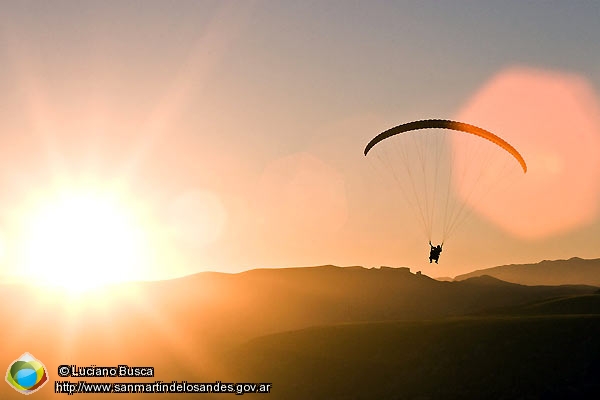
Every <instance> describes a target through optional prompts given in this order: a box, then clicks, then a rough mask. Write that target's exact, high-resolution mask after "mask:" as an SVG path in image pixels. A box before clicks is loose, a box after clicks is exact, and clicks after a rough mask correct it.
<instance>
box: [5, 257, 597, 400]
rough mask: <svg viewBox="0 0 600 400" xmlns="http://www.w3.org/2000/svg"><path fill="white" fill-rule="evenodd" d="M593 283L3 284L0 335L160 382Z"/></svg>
mask: <svg viewBox="0 0 600 400" xmlns="http://www.w3.org/2000/svg"><path fill="white" fill-rule="evenodd" d="M596 290H597V288H595V287H588V286H558V287H550V286H537V287H528V286H522V285H517V284H511V283H506V282H502V281H499V280H497V279H494V278H491V277H483V278H474V279H468V280H466V281H462V282H439V281H437V280H434V279H431V278H429V277H427V276H425V275H421V274H412V273H411V272H410V270H409V269H408V268H385V267H383V268H377V269H365V268H361V267H349V268H340V267H335V266H322V267H311V268H291V269H259V270H251V271H247V272H243V273H238V274H225V273H213V272H211V273H200V274H196V275H192V276H188V277H184V278H179V279H173V280H168V281H160V282H138V283H127V284H121V285H115V286H112V287H109V288H105V289H102V290H99V291H96V292H92V293H89V294H86V295H85V296H83V297H68V296H67V295H66V294H65V293H63V292H61V291H54V292H49V293H46V294H44V295H40V294H39V291H38V290H35V289H32V288H28V287H23V286H19V285H4V286H0V318H2V319H3V321H10V326H11V328H10V329H4V330H2V333H0V340H1V341H2V343H10V346H4V347H3V348H2V350H1V351H0V356H1V358H2V359H5V360H14V359H15V358H16V357H18V356H20V355H21V354H22V353H24V352H26V351H27V352H30V353H32V354H33V355H34V356H36V357H39V358H40V359H42V360H43V361H44V363H45V364H46V366H47V367H48V368H49V369H50V370H51V371H53V372H54V374H56V370H57V367H58V365H61V364H77V365H82V366H85V365H92V364H93V365H116V364H129V365H152V366H154V367H155V368H156V370H157V378H158V380H163V381H168V380H171V379H178V380H184V379H187V380H188V381H190V382H193V381H194V380H197V379H200V378H202V377H204V378H206V377H210V378H211V379H213V378H214V379H223V378H222V377H223V375H220V374H221V373H222V372H224V371H222V370H221V369H220V368H221V367H219V365H220V363H219V360H220V359H221V355H222V353H223V352H224V351H226V350H227V349H232V348H234V347H235V346H236V345H239V344H241V343H243V342H245V341H247V340H250V339H252V338H255V337H259V336H263V335H268V334H272V333H277V332H282V331H292V330H297V329H303V328H307V327H311V326H317V325H332V324H339V323H356V322H373V321H386V320H387V321H389V320H424V319H435V318H444V317H449V316H460V315H466V314H473V313H477V312H481V311H483V310H485V309H489V308H492V307H495V308H498V307H508V306H514V305H518V304H524V303H531V302H534V301H542V300H548V299H551V298H555V297H559V296H569V295H583V294H590V293H593V292H594V291H596ZM324 351H326V350H324ZM15 353H18V354H15ZM198 359H201V360H202V362H201V363H200V364H201V365H197V364H196V363H197V361H198ZM223 368H225V367H223ZM54 376H55V375H54ZM52 379H55V378H52ZM206 379H208V378H206ZM265 379H266V380H267V381H268V382H270V381H271V380H269V379H268V377H265ZM0 386H1V385H0ZM5 389H9V390H11V389H10V388H8V386H7V385H5V386H4V387H2V388H0V398H2V399H4V398H10V397H6V396H5V395H6V394H7V392H5V391H4V390H5ZM11 394H13V393H11ZM36 397H38V398H40V399H44V398H45V397H44V395H42V394H41V393H39V394H38V393H36ZM102 398H103V397H102ZM174 398H175V397H174Z"/></svg>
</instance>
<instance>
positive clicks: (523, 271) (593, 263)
mask: <svg viewBox="0 0 600 400" xmlns="http://www.w3.org/2000/svg"><path fill="white" fill-rule="evenodd" d="M481 275H490V276H493V277H495V278H498V279H501V280H503V281H507V282H513V283H519V284H521V285H591V286H600V258H596V259H589V260H586V259H582V258H579V257H573V258H570V259H568V260H554V261H549V260H544V261H541V262H539V263H537V264H511V265H502V266H499V267H493V268H487V269H481V270H477V271H473V272H470V273H468V274H463V275H458V276H457V277H456V278H455V280H456V281H461V280H465V279H468V278H472V277H475V276H481Z"/></svg>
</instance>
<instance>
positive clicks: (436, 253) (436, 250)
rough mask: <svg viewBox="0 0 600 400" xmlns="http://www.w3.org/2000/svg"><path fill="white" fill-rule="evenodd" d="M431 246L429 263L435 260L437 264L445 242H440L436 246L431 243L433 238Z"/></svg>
mask: <svg viewBox="0 0 600 400" xmlns="http://www.w3.org/2000/svg"><path fill="white" fill-rule="evenodd" d="M429 246H430V247H431V250H430V251H429V263H430V264H431V262H432V261H434V260H435V263H436V264H437V263H438V260H439V259H440V253H441V252H442V247H443V246H444V242H442V244H438V245H437V246H434V245H432V244H431V240H430V241H429Z"/></svg>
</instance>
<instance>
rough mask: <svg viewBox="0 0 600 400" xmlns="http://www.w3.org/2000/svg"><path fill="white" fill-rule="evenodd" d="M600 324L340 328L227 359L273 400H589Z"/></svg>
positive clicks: (495, 322)
mask: <svg viewBox="0 0 600 400" xmlns="http://www.w3.org/2000/svg"><path fill="white" fill-rule="evenodd" d="M599 355H600V315H588V316H579V317H574V316H551V317H539V316H538V317H536V316H530V317H486V318H461V319H451V320H440V321H421V322H387V323H370V324H352V325H338V326H329V327H320V328H312V329H306V330H301V331H296V332H289V333H281V334H277V335H272V336H268V337H263V338H260V339H256V340H253V341H251V342H250V343H248V344H247V345H245V346H243V347H242V348H240V349H239V350H238V351H236V352H235V353H232V354H231V355H230V359H229V360H230V362H231V365H232V370H235V371H237V373H234V375H236V376H238V377H239V376H241V377H243V378H244V379H245V380H250V381H253V380H260V381H268V382H273V384H274V386H273V392H272V394H271V395H270V396H269V398H273V399H290V400H293V399H328V400H333V399H538V398H540V399H592V398H597V397H596V396H597V394H598V392H599V391H600V380H598V376H600V357H599Z"/></svg>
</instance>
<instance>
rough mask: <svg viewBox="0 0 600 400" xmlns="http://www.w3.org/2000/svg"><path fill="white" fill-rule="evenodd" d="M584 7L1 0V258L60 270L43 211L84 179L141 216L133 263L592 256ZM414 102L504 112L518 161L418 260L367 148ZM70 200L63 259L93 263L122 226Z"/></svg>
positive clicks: (494, 261) (205, 265)
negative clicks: (502, 189)
mask: <svg viewBox="0 0 600 400" xmlns="http://www.w3.org/2000/svg"><path fill="white" fill-rule="evenodd" d="M598 21H600V3H599V2H597V1H569V2H566V1H529V2H523V1H503V2H497V1H494V2H492V1H447V2H440V1H423V0H420V1H411V2H407V1H362V2H351V1H253V2H251V1H148V0H144V1H96V2H93V1H86V2H79V1H52V2H48V1H4V2H3V3H2V13H1V15H0V65H1V66H2V67H1V71H2V73H1V74H0V129H1V135H0V141H1V143H0V156H1V160H2V167H3V168H2V173H1V174H0V179H1V180H0V185H1V186H2V193H3V195H2V197H1V198H0V202H1V205H2V208H1V210H2V215H1V217H2V219H1V220H0V222H1V224H2V225H1V228H2V240H3V248H4V249H3V252H4V258H3V271H4V274H3V275H5V276H10V275H15V274H16V275H28V276H31V275H32V274H37V271H36V268H37V269H40V268H47V269H53V268H55V269H56V272H57V273H63V272H65V270H61V269H60V268H61V267H60V265H63V264H64V263H63V261H64V260H63V261H61V258H60V257H61V256H60V255H57V253H56V251H55V250H52V251H54V253H52V251H50V250H48V248H50V247H52V248H56V246H54V247H53V245H52V243H55V242H53V240H54V241H56V240H57V239H56V238H57V237H61V235H62V232H63V230H64V229H67V228H65V224H63V223H62V222H61V221H62V220H63V219H64V218H63V219H61V218H58V220H57V221H58V222H55V223H54V225H52V223H50V222H47V221H50V220H51V218H50V217H48V215H51V214H52V210H53V208H52V207H55V206H54V205H52V204H59V203H60V202H58V203H57V201H58V200H56V199H57V198H68V197H69V196H73V193H79V194H81V193H83V192H85V191H86V190H87V191H88V192H89V191H90V190H91V191H93V192H102V193H107V194H108V196H112V198H115V197H116V198H118V201H117V202H119V204H120V207H121V209H122V210H123V214H124V215H126V217H125V219H127V220H128V221H129V222H128V223H129V224H130V225H131V226H134V228H130V227H129V228H127V229H130V230H133V231H136V232H137V233H138V236H137V238H138V239H136V240H137V241H136V242H135V243H137V244H138V245H139V246H140V249H139V251H138V253H136V254H137V255H136V256H135V257H137V258H136V260H137V261H136V262H137V263H138V264H139V265H138V266H137V267H136V269H135V270H133V271H129V272H127V271H126V270H127V268H129V267H128V266H127V265H128V264H123V266H122V267H120V268H119V271H120V273H123V274H125V275H126V276H128V277H131V278H165V277H170V276H178V275H182V274H190V273H194V272H199V271H204V270H217V271H231V272H233V271H240V270H244V269H249V268H256V267H277V266H282V267H286V266H305V265H321V264H336V265H364V266H378V265H392V266H410V267H411V268H412V269H413V271H416V270H423V272H424V273H427V274H429V275H431V276H455V275H457V274H459V273H464V272H468V271H471V270H473V269H478V268H483V267H488V266H494V265H499V264H509V263H522V262H538V261H540V260H543V259H556V258H570V257H572V256H580V257H584V258H593V257H600V246H599V244H600V243H599V240H598V238H599V237H600V218H599V216H598V213H597V211H598V206H599V205H600V204H599V203H600V199H599V196H598V194H599V191H600V187H599V185H598V183H597V182H599V181H600V145H598V144H599V143H600V130H599V127H600V112H599V108H598V103H599V101H598V88H600V24H599V23H598ZM424 118H451V119H454V118H460V119H461V120H465V122H472V123H476V124H479V125H482V126H485V127H486V128H488V129H490V130H494V131H496V132H497V131H498V130H503V135H506V136H504V137H506V138H507V140H508V139H510V141H511V143H513V144H514V145H515V146H516V147H519V146H517V145H520V151H521V152H522V153H523V156H524V158H525V159H526V160H528V163H529V167H530V170H529V171H528V174H529V175H528V176H527V178H530V180H529V181H527V182H519V183H516V184H515V185H514V186H513V188H512V190H513V191H514V192H513V193H514V196H509V198H505V197H501V198H500V197H499V198H497V199H496V200H499V199H504V200H502V201H505V203H502V202H500V201H495V202H493V204H492V203H490V204H488V205H476V207H478V213H475V214H474V215H473V217H472V218H471V219H470V220H469V221H468V222H467V223H466V224H465V225H464V226H463V227H462V228H461V230H460V231H459V232H457V233H456V235H455V236H454V237H453V239H452V241H451V242H449V243H448V244H447V246H446V247H445V248H444V252H443V253H442V257H441V261H440V264H439V265H435V264H434V266H430V265H429V263H428V262H427V255H428V245H427V242H426V240H425V239H424V238H423V237H422V235H421V233H420V231H419V229H420V228H419V227H418V220H417V219H416V218H413V216H412V215H410V212H408V211H407V209H406V208H405V207H404V206H403V204H402V203H401V201H400V199H396V198H393V197H392V196H393V191H392V190H390V188H389V187H386V185H385V184H381V183H380V182H379V181H377V180H374V179H373V171H372V169H371V168H369V165H368V163H367V162H366V160H365V157H364V156H363V154H362V152H363V149H364V146H365V145H366V143H367V142H368V141H369V140H370V139H371V138H372V137H373V136H375V135H376V134H377V133H379V132H380V131H383V130H385V129H387V128H390V127H392V126H394V125H398V124H400V123H403V122H408V121H411V120H415V119H424ZM521 127H525V128H521ZM86 193H87V192H86ZM60 204H63V208H64V209H67V210H68V209H73V208H72V207H74V208H76V207H77V206H72V207H71V206H64V204H65V203H60ZM67 204H76V203H68V202H67ZM504 204H505V205H504ZM492 206H493V207H492ZM494 207H495V208H494ZM59 208H60V207H59ZM40 209H47V210H50V211H48V212H47V213H46V214H43V213H42V214H43V215H46V217H44V218H46V219H45V221H46V225H44V226H45V228H44V229H45V230H44V229H42V230H39V229H38V230H36V231H35V232H37V233H36V234H35V235H37V236H36V239H35V240H37V241H34V242H35V243H38V244H37V245H32V244H31V243H32V240H33V239H32V238H31V237H32V236H31V235H33V234H32V233H31V231H28V230H27V229H28V228H27V229H26V228H24V226H25V225H27V223H28V222H25V221H28V218H29V219H31V218H30V217H31V215H37V213H40V211H39V210H40ZM498 209H504V211H503V212H499V211H498ZM98 210H99V209H97V208H96V209H95V208H93V207H91V206H90V207H89V208H84V209H83V211H81V213H82V214H81V215H86V213H92V214H99V213H101V211H98ZM48 213H49V214H48ZM63 215H64V214H63ZM106 215H109V214H106ZM86 218H87V217H85V216H81V217H80V218H79V217H78V221H79V222H80V225H77V224H72V225H70V226H71V228H69V229H72V230H75V231H76V233H75V234H73V232H71V233H70V235H71V236H70V237H71V238H73V237H75V238H83V239H81V240H82V241H81V242H77V243H73V240H74V239H70V240H71V242H70V246H71V247H72V248H76V249H77V250H78V251H79V253H77V254H79V255H78V256H77V257H75V256H73V257H71V258H70V259H69V260H70V262H77V263H79V265H82V264H86V260H90V262H92V260H93V262H94V263H96V264H94V265H97V266H96V268H98V269H102V268H103V267H102V265H104V264H102V263H105V264H106V263H111V262H114V261H115V260H116V259H120V257H121V256H120V255H121V254H125V253H122V251H124V250H123V249H122V248H121V250H118V251H121V253H119V252H118V251H117V250H115V248H120V247H119V246H121V247H127V248H129V247H130V246H133V245H132V244H131V245H130V244H128V243H130V242H128V240H133V239H131V237H130V236H127V238H126V237H125V235H123V236H122V237H121V236H119V235H120V234H121V233H119V232H120V230H119V228H115V227H118V226H119V225H118V224H116V225H112V226H113V228H110V227H108V228H106V229H105V228H102V229H104V230H103V231H102V232H101V233H102V234H99V235H96V236H94V235H93V234H91V233H86V229H91V230H92V231H93V232H96V233H98V232H99V231H100V230H101V228H98V227H96V226H94V225H93V223H92V222H93V221H100V222H98V223H104V224H105V225H106V226H108V225H107V222H106V221H107V220H109V219H110V218H109V217H103V216H100V217H97V218H95V219H90V220H89V221H88V220H87V219H86ZM76 219H77V218H76ZM81 221H83V223H81ZM132 221H133V222H132ZM35 224H37V225H35ZM34 225H35V226H39V222H35V223H34ZM102 226H104V225H102ZM123 226H124V225H123ZM128 226H129V225H128ZM111 229H112V230H111ZM123 229H125V228H123ZM117 231H119V232H117ZM27 232H29V233H27ZM39 232H44V233H39ZM35 235H34V236H35ZM86 235H88V236H86ZM85 237H89V238H90V239H89V240H88V241H87V242H86V239H85ZM141 237H143V239H140V238H141ZM89 241H92V242H93V244H94V245H93V246H92V245H90V244H89V243H88V242H89ZM40 243H41V244H40ZM131 243H133V242H131ZM36 246H37V247H36ZM40 248H42V249H46V250H44V251H46V252H48V251H50V253H52V254H54V255H55V256H56V257H58V260H54V261H52V263H50V262H48V264H47V265H45V266H44V261H43V260H48V259H49V257H50V256H49V255H48V254H50V253H44V252H43V251H41V250H39V249H40ZM65 248H69V247H65ZM65 251H66V250H65ZM32 254H33V255H32ZM107 254H109V255H110V254H112V255H113V256H114V257H113V258H111V257H109V256H107ZM131 257H134V256H133V255H131ZM24 259H27V260H30V261H31V259H36V260H37V261H36V262H37V264H36V267H34V269H26V268H25V267H23V268H25V269H26V271H25V270H24V269H23V268H22V267H21V265H25V264H27V262H25V261H23V260H24ZM73 260H75V261H73ZM132 260H133V259H132ZM142 260H143V261H142ZM100 261H102V262H100ZM28 262H29V261H28ZM23 263H24V264H23ZM132 263H133V261H132ZM27 265H30V264H27ZM24 271H25V272H24ZM61 271H62V272H61Z"/></svg>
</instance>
